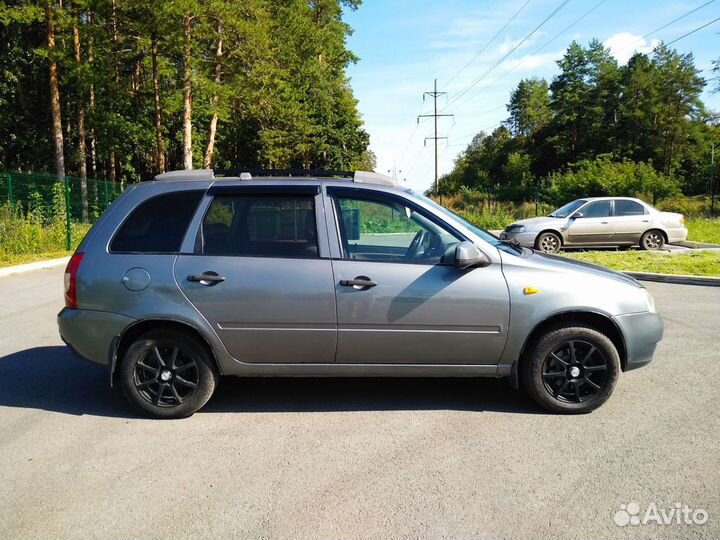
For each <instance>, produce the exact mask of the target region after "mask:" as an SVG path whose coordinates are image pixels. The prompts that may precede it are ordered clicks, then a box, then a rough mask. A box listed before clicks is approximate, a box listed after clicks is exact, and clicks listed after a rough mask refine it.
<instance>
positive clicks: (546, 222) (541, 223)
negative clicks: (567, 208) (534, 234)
mask: <svg viewBox="0 0 720 540" xmlns="http://www.w3.org/2000/svg"><path fill="white" fill-rule="evenodd" d="M566 224H567V218H555V217H550V216H543V217H535V218H529V219H521V220H519V221H515V222H514V223H513V225H524V226H525V228H526V229H527V230H529V231H535V230H538V231H539V230H540V229H546V228H548V227H550V228H554V229H561V228H563V227H565V225H566Z"/></svg>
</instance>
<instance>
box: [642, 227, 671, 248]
mask: <svg viewBox="0 0 720 540" xmlns="http://www.w3.org/2000/svg"><path fill="white" fill-rule="evenodd" d="M664 245H665V235H664V234H663V232H662V231H659V230H658V229H650V230H649V231H645V232H644V233H643V235H642V236H641V237H640V249H645V250H650V251H651V250H655V249H662V247H663V246H664Z"/></svg>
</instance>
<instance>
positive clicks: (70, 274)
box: [65, 253, 85, 309]
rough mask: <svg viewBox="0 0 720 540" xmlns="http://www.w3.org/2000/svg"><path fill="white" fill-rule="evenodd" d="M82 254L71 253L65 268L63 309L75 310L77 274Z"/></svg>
mask: <svg viewBox="0 0 720 540" xmlns="http://www.w3.org/2000/svg"><path fill="white" fill-rule="evenodd" d="M83 255H85V254H84V253H73V256H72V257H70V261H69V262H68V264H67V267H66V268H65V307H68V308H73V309H75V308H77V272H78V268H80V263H81V262H82V260H83Z"/></svg>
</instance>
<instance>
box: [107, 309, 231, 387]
mask: <svg viewBox="0 0 720 540" xmlns="http://www.w3.org/2000/svg"><path fill="white" fill-rule="evenodd" d="M157 329H163V330H174V331H179V332H182V333H183V334H185V335H190V336H193V337H195V338H196V339H197V340H198V343H200V345H201V346H203V347H204V348H205V349H206V351H207V353H208V354H209V355H210V358H212V361H213V362H214V364H215V367H216V368H217V370H218V373H220V374H221V375H222V371H221V369H220V362H218V359H217V356H216V355H215V351H213V348H212V347H211V346H210V342H209V341H208V340H207V338H206V337H205V336H203V334H202V333H201V332H200V331H199V330H198V329H197V328H195V327H194V326H193V325H191V324H189V323H187V322H185V321H180V320H177V319H171V318H150V319H141V320H138V321H135V322H133V323H132V324H130V325H129V326H127V327H126V328H125V329H124V330H123V331H122V333H121V334H120V335H119V336H118V337H117V338H116V339H115V340H114V343H113V347H112V350H111V358H110V386H111V387H112V386H114V383H115V373H116V372H117V367H118V366H119V365H120V362H121V361H122V358H123V356H125V352H126V351H127V349H128V347H129V346H130V345H131V344H132V343H133V342H134V341H135V340H136V339H137V338H138V337H139V336H141V335H142V334H144V333H145V332H148V331H150V330H157Z"/></svg>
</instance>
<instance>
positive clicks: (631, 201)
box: [612, 199, 649, 217]
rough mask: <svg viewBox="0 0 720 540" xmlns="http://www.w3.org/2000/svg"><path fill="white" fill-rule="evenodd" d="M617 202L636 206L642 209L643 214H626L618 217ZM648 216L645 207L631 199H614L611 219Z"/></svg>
mask: <svg viewBox="0 0 720 540" xmlns="http://www.w3.org/2000/svg"><path fill="white" fill-rule="evenodd" d="M619 202H629V203H632V204H637V205H638V206H639V207H640V208H642V210H643V213H642V214H626V215H622V216H621V215H619V214H618V213H617V210H616V209H617V203H619ZM648 214H649V212H648V209H647V207H646V206H645V205H644V204H642V203H641V202H640V201H633V200H632V199H614V200H613V213H612V215H613V217H634V216H647V215H648Z"/></svg>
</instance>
